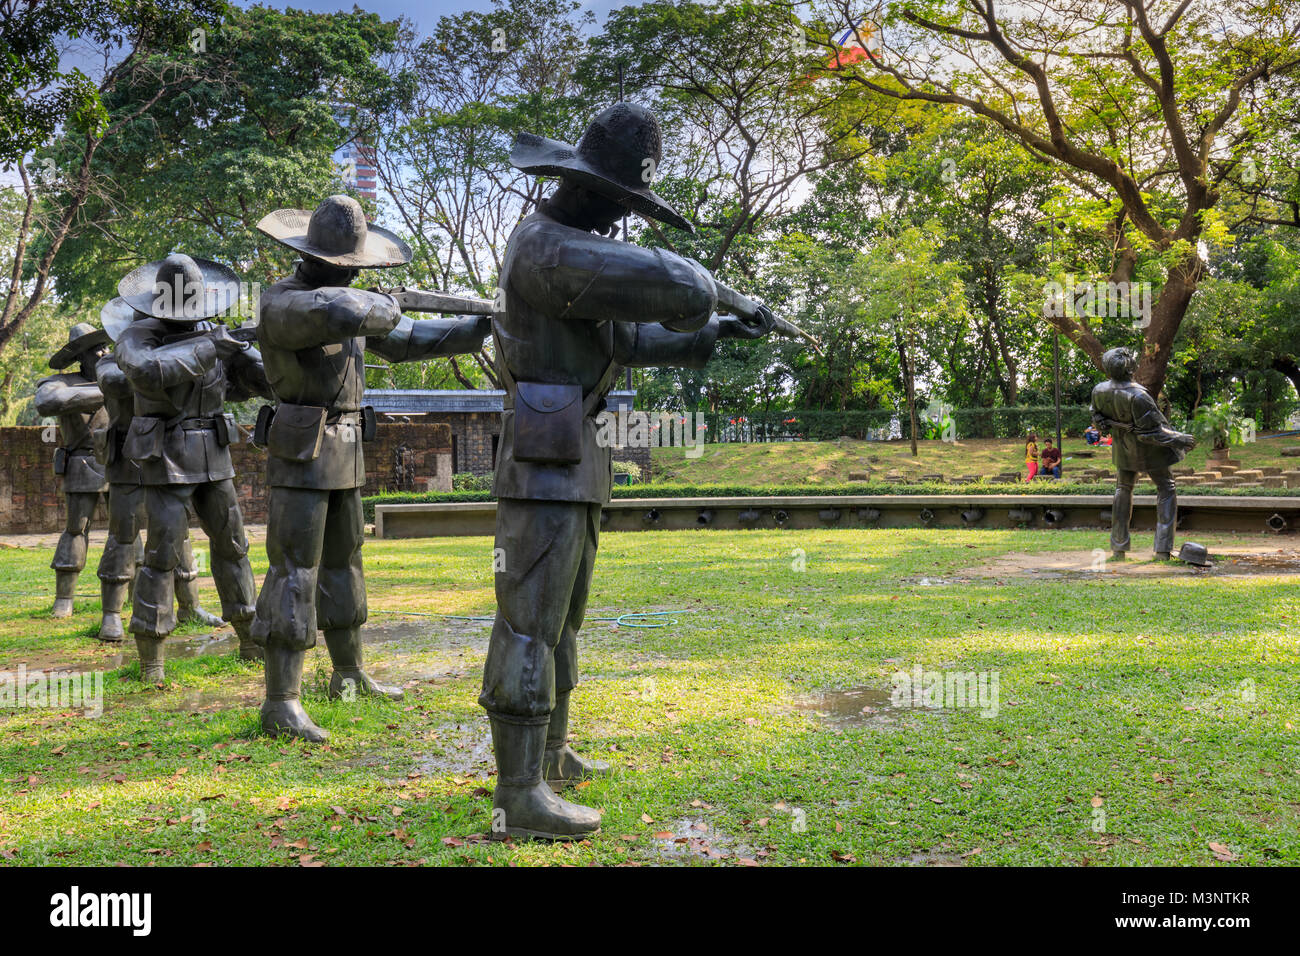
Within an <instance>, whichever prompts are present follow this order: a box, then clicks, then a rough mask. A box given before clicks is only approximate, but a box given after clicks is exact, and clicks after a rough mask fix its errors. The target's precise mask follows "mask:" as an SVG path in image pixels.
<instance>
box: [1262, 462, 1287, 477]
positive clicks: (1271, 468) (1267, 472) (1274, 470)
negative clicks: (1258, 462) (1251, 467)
mask: <svg viewBox="0 0 1300 956" xmlns="http://www.w3.org/2000/svg"><path fill="white" fill-rule="evenodd" d="M1259 470H1260V471H1262V472H1263V473H1264V477H1265V478H1273V477H1276V476H1277V475H1280V474H1282V469H1281V468H1279V467H1278V466H1277V465H1263V466H1261V467H1260V469H1259Z"/></svg>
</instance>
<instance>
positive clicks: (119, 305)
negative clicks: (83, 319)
mask: <svg viewBox="0 0 1300 956" xmlns="http://www.w3.org/2000/svg"><path fill="white" fill-rule="evenodd" d="M137 315H139V313H138V312H136V311H135V309H133V308H131V306H130V304H129V303H128V302H127V301H126V299H123V298H122V297H121V296H117V297H115V298H112V299H109V300H108V302H106V303H104V307H103V308H102V309H100V310H99V321H100V324H101V325H103V326H104V331H105V332H107V333H108V337H109V338H110V339H112V340H113V341H114V342H116V341H117V340H118V339H120V338H121V337H122V333H123V332H125V331H126V328H127V326H128V325H130V324H131V323H132V322H134V321H135V317H136V316H137Z"/></svg>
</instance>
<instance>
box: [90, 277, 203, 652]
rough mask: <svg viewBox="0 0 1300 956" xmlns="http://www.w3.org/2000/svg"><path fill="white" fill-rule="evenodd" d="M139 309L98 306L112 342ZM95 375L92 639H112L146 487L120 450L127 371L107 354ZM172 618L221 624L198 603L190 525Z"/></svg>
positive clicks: (143, 524)
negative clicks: (99, 494)
mask: <svg viewBox="0 0 1300 956" xmlns="http://www.w3.org/2000/svg"><path fill="white" fill-rule="evenodd" d="M139 315H140V313H138V312H136V311H135V310H134V309H133V308H131V306H129V305H127V303H126V300H125V299H122V298H121V297H117V298H114V299H113V300H111V301H110V302H108V303H107V304H106V305H105V306H104V307H103V309H101V310H100V313H99V317H100V322H101V323H102V324H103V326H104V331H105V332H107V333H108V336H109V338H110V339H112V340H113V341H114V342H116V341H117V340H118V339H119V338H121V337H122V333H123V332H125V331H126V329H127V326H129V325H130V324H131V323H132V322H133V321H135V319H136V317H137V316H139ZM95 379H96V381H97V382H98V383H99V390H100V392H102V393H103V396H104V408H105V410H106V411H107V412H108V432H107V434H106V435H105V436H104V442H103V445H102V454H101V456H100V464H102V465H103V466H104V475H105V477H106V478H107V479H108V539H107V540H106V541H105V542H104V553H103V554H102V555H100V558H99V571H98V574H99V593H100V603H101V605H102V614H103V617H102V619H101V621H100V625H99V633H98V634H97V635H96V637H97V638H98V639H99V640H101V641H109V642H116V641H120V640H122V639H123V638H124V637H125V636H126V633H125V631H124V630H123V628H122V604H123V603H124V601H125V599H126V596H127V593H128V592H129V591H130V589H131V585H132V582H133V580H134V578H135V570H136V567H137V566H138V565H139V564H141V563H143V558H144V543H143V542H142V541H141V540H140V533H141V531H143V530H145V529H147V527H148V513H147V512H146V511H145V501H144V499H145V486H144V485H143V484H141V483H140V466H139V465H138V464H137V463H136V462H134V461H132V460H131V459H130V458H127V457H126V455H125V454H124V453H123V451H122V445H123V444H124V443H125V441H126V433H127V431H128V429H130V427H131V419H132V418H134V417H135V393H134V392H133V391H131V383H130V382H128V381H127V380H126V373H125V372H123V371H122V366H121V365H120V364H119V363H118V361H117V356H116V355H114V354H113V353H112V352H110V353H108V354H107V355H105V356H104V357H103V358H101V359H100V360H99V364H98V365H96V366H95ZM175 590H176V618H177V620H178V621H180V622H182V623H184V622H186V621H200V622H201V623H203V624H205V625H207V626H208V627H221V626H222V624H223V623H224V622H223V621H222V620H221V618H219V617H217V616H216V615H215V614H211V613H209V612H208V611H206V610H204V609H203V606H202V604H200V602H199V571H198V567H197V565H196V563H195V561H194V549H193V547H192V546H191V544H190V535H189V529H188V528H186V529H185V541H184V544H183V545H182V546H181V560H180V562H179V563H178V564H177V565H176V571H175Z"/></svg>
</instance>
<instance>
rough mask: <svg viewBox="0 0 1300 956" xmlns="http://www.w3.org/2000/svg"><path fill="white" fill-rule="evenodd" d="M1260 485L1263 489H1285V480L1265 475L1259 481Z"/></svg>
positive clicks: (1279, 476)
mask: <svg viewBox="0 0 1300 956" xmlns="http://www.w3.org/2000/svg"><path fill="white" fill-rule="evenodd" d="M1260 484H1262V485H1263V486H1264V487H1265V488H1285V487H1286V479H1285V478H1283V477H1282V476H1281V475H1265V476H1264V477H1263V478H1262V479H1261V480H1260Z"/></svg>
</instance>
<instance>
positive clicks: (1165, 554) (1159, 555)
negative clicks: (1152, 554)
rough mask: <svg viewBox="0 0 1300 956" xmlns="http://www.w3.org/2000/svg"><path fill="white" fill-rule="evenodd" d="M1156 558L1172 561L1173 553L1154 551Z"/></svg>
mask: <svg viewBox="0 0 1300 956" xmlns="http://www.w3.org/2000/svg"><path fill="white" fill-rule="evenodd" d="M1156 560H1157V561H1172V560H1173V555H1172V554H1170V553H1169V552H1168V551H1157V552H1156Z"/></svg>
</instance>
